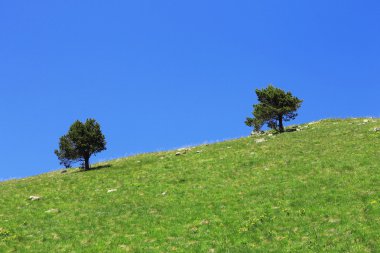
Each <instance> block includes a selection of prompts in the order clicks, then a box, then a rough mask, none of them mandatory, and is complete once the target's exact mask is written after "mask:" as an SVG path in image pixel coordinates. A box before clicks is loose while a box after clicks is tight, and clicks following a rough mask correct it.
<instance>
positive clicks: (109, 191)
mask: <svg viewBox="0 0 380 253" xmlns="http://www.w3.org/2000/svg"><path fill="white" fill-rule="evenodd" d="M115 191H117V189H109V190H108V191H107V193H111V192H115Z"/></svg>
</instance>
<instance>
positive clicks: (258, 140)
mask: <svg viewBox="0 0 380 253" xmlns="http://www.w3.org/2000/svg"><path fill="white" fill-rule="evenodd" d="M264 141H265V139H264V138H261V139H257V140H255V142H256V143H261V142H264Z"/></svg>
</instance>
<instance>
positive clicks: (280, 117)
mask: <svg viewBox="0 0 380 253" xmlns="http://www.w3.org/2000/svg"><path fill="white" fill-rule="evenodd" d="M278 128H279V131H280V133H283V132H284V124H283V123H282V115H279V117H278Z"/></svg>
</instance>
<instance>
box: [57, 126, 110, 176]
mask: <svg viewBox="0 0 380 253" xmlns="http://www.w3.org/2000/svg"><path fill="white" fill-rule="evenodd" d="M105 149H106V140H105V137H104V135H103V134H102V132H101V130H100V125H99V123H97V122H96V120H94V119H87V120H86V122H85V123H82V122H80V121H79V120H77V121H75V122H74V124H72V125H71V127H70V129H69V131H68V133H67V134H66V135H64V136H62V137H61V138H60V139H59V149H58V150H55V151H54V153H55V154H56V155H57V156H58V159H59V160H60V164H61V165H64V166H65V167H66V168H69V167H71V165H72V163H76V162H82V163H83V168H84V170H89V169H90V157H91V156H92V155H95V154H96V153H99V152H101V151H103V150H105Z"/></svg>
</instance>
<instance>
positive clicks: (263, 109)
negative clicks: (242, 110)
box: [245, 85, 303, 133]
mask: <svg viewBox="0 0 380 253" xmlns="http://www.w3.org/2000/svg"><path fill="white" fill-rule="evenodd" d="M256 95H257V99H258V101H259V103H258V104H256V105H253V116H254V117H253V118H247V119H246V121H245V123H246V125H248V126H250V127H254V128H255V130H256V131H259V130H260V129H261V127H262V126H263V125H264V124H265V123H266V124H267V126H268V127H269V128H272V129H275V130H277V131H279V132H280V133H282V132H284V130H285V129H284V122H285V121H290V120H293V119H295V118H296V117H297V113H296V111H297V110H298V109H299V108H300V107H301V104H302V102H303V101H302V100H300V99H298V98H297V97H294V96H293V95H292V93H290V92H285V91H283V90H281V89H279V88H276V87H274V86H272V85H269V86H268V87H267V88H264V89H261V90H260V89H256Z"/></svg>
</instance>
